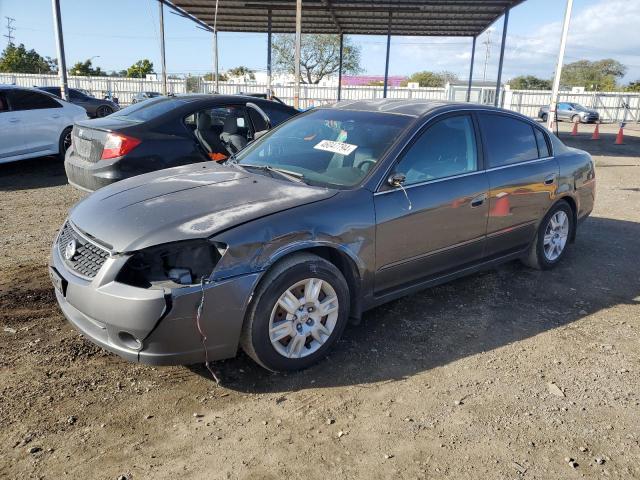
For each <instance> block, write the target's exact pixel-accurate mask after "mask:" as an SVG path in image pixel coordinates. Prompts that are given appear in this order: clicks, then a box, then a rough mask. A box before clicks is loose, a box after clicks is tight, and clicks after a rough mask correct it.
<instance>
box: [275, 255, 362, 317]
mask: <svg viewBox="0 0 640 480" xmlns="http://www.w3.org/2000/svg"><path fill="white" fill-rule="evenodd" d="M299 253H310V254H313V255H317V256H318V257H320V258H323V259H324V260H326V261H328V262H330V263H332V264H333V265H334V266H335V267H336V268H337V269H338V270H340V273H342V275H343V276H344V279H345V280H346V281H347V285H348V287H349V299H350V305H349V316H350V317H351V318H355V319H360V316H361V315H362V277H363V272H364V266H363V264H362V262H361V261H360V260H359V259H358V258H357V257H356V256H355V255H354V254H353V252H351V251H349V249H347V248H346V247H345V246H344V245H338V244H335V243H331V242H303V243H298V244H293V245H289V246H288V247H286V248H284V249H281V250H279V251H278V252H276V254H274V255H273V256H272V257H271V259H270V261H269V263H268V265H267V268H266V271H268V270H270V269H272V268H273V267H274V266H275V265H276V264H277V263H280V262H281V261H283V260H284V259H286V258H288V257H290V256H292V255H295V254H299Z"/></svg>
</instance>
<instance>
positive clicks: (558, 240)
mask: <svg viewBox="0 0 640 480" xmlns="http://www.w3.org/2000/svg"><path fill="white" fill-rule="evenodd" d="M569 227H570V223H569V217H568V216H567V214H566V213H565V212H564V211H563V210H558V211H557V212H555V213H554V214H553V215H551V218H549V222H548V223H547V226H546V228H545V231H544V240H543V248H544V256H545V257H546V259H547V260H548V261H550V262H554V261H556V260H557V259H558V258H559V257H560V255H562V252H563V251H564V247H565V246H566V244H567V240H568V239H569Z"/></svg>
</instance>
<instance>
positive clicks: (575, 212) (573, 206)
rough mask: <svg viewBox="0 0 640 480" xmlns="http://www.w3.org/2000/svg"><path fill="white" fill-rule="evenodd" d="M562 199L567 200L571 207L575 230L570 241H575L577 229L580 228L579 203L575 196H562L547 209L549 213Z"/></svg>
mask: <svg viewBox="0 0 640 480" xmlns="http://www.w3.org/2000/svg"><path fill="white" fill-rule="evenodd" d="M562 201H564V202H566V203H567V204H568V205H569V208H570V209H571V213H572V219H573V230H572V231H571V236H570V237H569V241H570V242H571V243H573V242H574V241H575V240H576V230H577V229H578V204H577V202H576V200H575V198H573V197H572V196H571V195H569V194H567V195H563V196H561V197H560V198H558V199H557V200H556V201H555V202H553V205H551V207H549V210H547V213H548V212H549V211H551V209H552V208H553V207H555V206H556V205H557V204H558V203H559V202H562ZM545 215H546V214H545Z"/></svg>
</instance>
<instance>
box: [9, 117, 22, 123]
mask: <svg viewBox="0 0 640 480" xmlns="http://www.w3.org/2000/svg"><path fill="white" fill-rule="evenodd" d="M19 121H20V119H19V118H10V119H9V123H18V122H19Z"/></svg>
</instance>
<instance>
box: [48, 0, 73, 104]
mask: <svg viewBox="0 0 640 480" xmlns="http://www.w3.org/2000/svg"><path fill="white" fill-rule="evenodd" d="M51 7H52V9H53V25H54V33H55V35H56V47H57V49H56V50H57V53H58V76H59V77H60V96H61V97H62V99H63V100H69V85H68V83H67V62H66V60H65V56H64V38H63V36H62V18H61V16H60V0H51Z"/></svg>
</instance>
